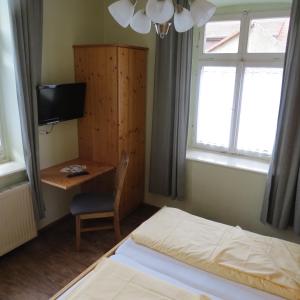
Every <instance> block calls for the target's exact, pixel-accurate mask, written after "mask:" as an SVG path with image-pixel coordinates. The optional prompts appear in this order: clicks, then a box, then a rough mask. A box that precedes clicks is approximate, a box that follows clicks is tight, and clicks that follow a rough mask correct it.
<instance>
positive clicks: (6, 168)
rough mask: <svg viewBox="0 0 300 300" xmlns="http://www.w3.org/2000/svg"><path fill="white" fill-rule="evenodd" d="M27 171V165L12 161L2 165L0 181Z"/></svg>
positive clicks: (0, 166)
mask: <svg viewBox="0 0 300 300" xmlns="http://www.w3.org/2000/svg"><path fill="white" fill-rule="evenodd" d="M22 171H25V165H24V164H22V163H20V162H17V161H10V162H5V163H2V164H0V179H1V178H4V177H7V176H10V175H13V174H16V173H19V172H22Z"/></svg>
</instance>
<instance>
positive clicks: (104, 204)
mask: <svg viewBox="0 0 300 300" xmlns="http://www.w3.org/2000/svg"><path fill="white" fill-rule="evenodd" d="M128 164H129V156H128V154H127V153H125V152H122V154H121V160H120V163H119V165H118V167H117V169H116V175H115V182H114V191H113V192H112V193H110V194H104V193H103V194H96V193H81V194H77V195H76V196H74V198H73V200H72V202H71V213H72V215H73V216H75V218H76V249H77V251H79V250H80V240H81V232H87V231H97V230H103V229H110V228H114V230H115V237H116V240H117V241H120V240H121V229H120V214H119V213H120V202H121V194H122V190H123V186H124V181H125V176H126V172H127V167H128ZM102 218H113V225H105V226H97V227H82V226H81V221H84V220H89V219H102Z"/></svg>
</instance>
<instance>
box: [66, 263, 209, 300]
mask: <svg viewBox="0 0 300 300" xmlns="http://www.w3.org/2000/svg"><path fill="white" fill-rule="evenodd" d="M67 299H68V300H71V299H72V300H82V299H85V300H95V299H99V300H100V299H103V300H118V299H119V300H121V299H122V300H140V299H145V300H146V299H148V300H157V299H161V300H162V299H164V300H182V299H186V300H210V299H211V298H210V297H209V295H207V294H205V293H197V292H195V293H192V292H190V291H188V290H187V289H184V288H181V287H178V286H176V285H174V284H170V283H168V282H166V281H164V280H161V279H159V278H157V276H153V275H150V274H147V273H145V272H142V271H140V270H138V269H136V268H134V267H131V266H128V265H126V264H123V263H119V262H118V261H116V260H113V259H112V258H105V259H103V260H102V261H101V263H100V264H98V265H97V266H96V267H95V269H94V271H93V272H92V273H89V274H88V275H87V276H86V277H85V280H84V282H82V283H81V285H79V286H78V288H76V289H73V290H72V291H71V292H70V293H69V295H68V296H67Z"/></svg>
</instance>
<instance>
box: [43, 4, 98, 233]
mask: <svg viewBox="0 0 300 300" xmlns="http://www.w3.org/2000/svg"><path fill="white" fill-rule="evenodd" d="M102 42H103V2H102V1H98V0H85V1H82V0H44V27H43V68H42V83H44V84H46V83H67V82H74V63H73V61H74V59H73V49H72V46H73V45H74V44H93V43H102ZM39 138H40V143H39V145H40V164H41V168H42V169H43V168H46V167H49V166H53V165H55V164H58V163H61V162H64V161H67V160H71V159H74V158H77V157H78V135H77V121H76V120H73V121H68V122H63V123H60V124H58V125H55V126H54V129H53V131H52V132H51V133H50V134H48V135H45V134H40V135H39ZM77 192H78V189H73V190H71V191H68V192H65V191H63V190H60V189H57V188H53V187H50V186H47V185H43V196H44V200H45V202H46V209H47V210H46V218H45V219H43V220H41V222H40V227H43V226H45V225H47V224H49V223H51V222H53V221H55V220H57V219H59V218H61V217H62V216H64V215H66V214H67V213H68V212H69V204H70V200H71V198H72V196H73V195H74V194H75V193H77Z"/></svg>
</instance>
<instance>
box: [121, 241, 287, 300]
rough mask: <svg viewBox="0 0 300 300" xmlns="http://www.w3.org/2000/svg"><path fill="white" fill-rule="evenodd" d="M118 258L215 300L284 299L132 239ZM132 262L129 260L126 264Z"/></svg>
mask: <svg viewBox="0 0 300 300" xmlns="http://www.w3.org/2000/svg"><path fill="white" fill-rule="evenodd" d="M116 255H117V256H122V257H128V258H130V259H131V260H132V261H134V262H135V263H138V264H140V265H141V266H144V267H146V268H148V269H150V270H153V271H155V272H157V273H159V274H163V275H165V276H167V277H169V278H173V280H176V281H177V282H180V283H181V284H185V286H188V287H189V288H193V289H196V290H198V291H204V292H207V293H209V294H211V295H214V296H215V297H218V298H221V299H224V300H225V299H228V300H229V299H230V300H240V299H243V300H279V299H283V298H281V297H279V296H275V295H272V294H269V293H266V292H263V291H261V290H257V289H254V288H251V287H248V286H245V285H243V284H240V283H236V282H234V281H230V280H227V279H224V278H222V277H219V276H217V275H214V274H212V273H208V272H206V271H203V270H200V269H198V268H195V267H192V266H189V265H187V264H184V263H182V262H180V261H177V260H175V259H174V258H171V257H169V256H166V255H164V254H161V253H159V252H156V251H154V250H151V249H149V248H147V247H144V246H142V245H138V244H136V243H135V242H134V241H133V240H132V239H128V240H127V241H125V242H124V243H123V244H122V245H121V246H120V247H119V248H118V249H117V251H116ZM126 263H128V261H126Z"/></svg>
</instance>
